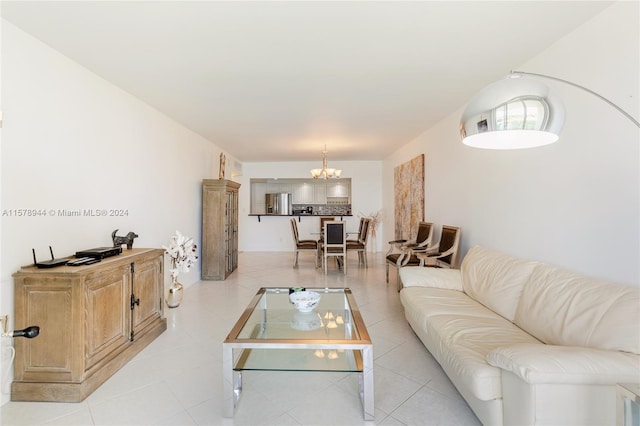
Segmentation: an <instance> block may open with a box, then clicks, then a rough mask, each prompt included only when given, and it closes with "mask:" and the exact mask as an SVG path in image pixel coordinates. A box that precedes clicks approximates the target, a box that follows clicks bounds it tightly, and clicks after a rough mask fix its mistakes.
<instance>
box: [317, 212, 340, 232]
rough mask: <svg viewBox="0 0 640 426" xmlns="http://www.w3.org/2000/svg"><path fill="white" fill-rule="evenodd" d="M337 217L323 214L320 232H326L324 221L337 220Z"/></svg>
mask: <svg viewBox="0 0 640 426" xmlns="http://www.w3.org/2000/svg"><path fill="white" fill-rule="evenodd" d="M335 220H336V218H335V217H329V216H323V217H321V218H320V234H324V223H325V222H330V221H335Z"/></svg>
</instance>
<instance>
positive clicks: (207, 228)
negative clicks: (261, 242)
mask: <svg viewBox="0 0 640 426" xmlns="http://www.w3.org/2000/svg"><path fill="white" fill-rule="evenodd" d="M239 189H240V184H239V183H237V182H233V181H230V180H223V179H218V180H215V179H205V180H203V181H202V262H201V265H202V279H203V280H216V281H222V280H225V279H226V278H227V277H228V276H229V274H231V273H232V272H233V271H235V270H236V268H237V267H238V190H239Z"/></svg>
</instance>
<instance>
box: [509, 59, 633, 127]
mask: <svg viewBox="0 0 640 426" xmlns="http://www.w3.org/2000/svg"><path fill="white" fill-rule="evenodd" d="M511 74H521V75H534V76H536V77H542V78H548V79H550V80H555V81H559V82H561V83H566V84H568V85H570V86H573V87H577V88H578V89H582V90H584V91H585V92H589V93H591V94H592V95H594V96H596V97H598V98H600V99H602V100H603V101H605V102H606V103H608V104H609V105H611V106H612V107H614V108H615V109H617V110H618V111H619V112H620V113H622V114H623V115H624V116H625V117H627V118H628V119H629V120H631V121H632V122H633V124H635V125H636V127H640V123H639V122H638V120H636V119H635V118H633V117H632V116H631V115H630V114H629V113H628V112H626V111H625V110H623V109H622V108H620V107H619V106H618V105H616V104H614V103H613V102H611V101H610V100H609V99H607V98H605V97H604V96H602V95H600V94H598V93H596V92H594V91H593V90H591V89H587V88H586V87H584V86H581V85H579V84H576V83H572V82H571V81H568V80H563V79H561V78H558V77H552V76H550V75H545V74H537V73H534V72H526V71H511Z"/></svg>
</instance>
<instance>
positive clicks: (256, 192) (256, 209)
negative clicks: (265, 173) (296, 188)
mask: <svg viewBox="0 0 640 426" xmlns="http://www.w3.org/2000/svg"><path fill="white" fill-rule="evenodd" d="M266 193H267V184H266V183H261V182H259V183H252V184H251V213H252V214H265V213H266V212H267V207H266V205H265V198H264V196H265V195H266ZM294 197H295V196H294Z"/></svg>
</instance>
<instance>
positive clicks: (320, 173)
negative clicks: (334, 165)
mask: <svg viewBox="0 0 640 426" xmlns="http://www.w3.org/2000/svg"><path fill="white" fill-rule="evenodd" d="M341 173H342V170H339V169H330V168H328V167H327V146H326V145H325V146H324V151H322V168H321V169H311V176H313V178H314V179H329V178H339V177H340V174H341Z"/></svg>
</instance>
